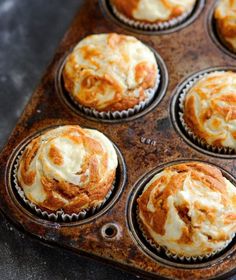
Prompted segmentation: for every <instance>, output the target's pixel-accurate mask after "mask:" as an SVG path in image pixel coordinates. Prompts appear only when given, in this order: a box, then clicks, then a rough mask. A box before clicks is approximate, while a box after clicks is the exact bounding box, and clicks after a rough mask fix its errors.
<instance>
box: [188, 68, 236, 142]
mask: <svg viewBox="0 0 236 280" xmlns="http://www.w3.org/2000/svg"><path fill="white" fill-rule="evenodd" d="M235 82H236V74H235V73H233V72H230V71H228V72H215V73H212V74H209V75H208V76H206V77H204V78H202V79H201V80H199V81H198V82H197V83H196V84H195V85H194V86H193V87H192V88H191V89H190V91H189V92H188V93H187V95H186V97H185V101H184V115H183V117H184V120H185V122H186V124H187V126H188V127H189V128H190V130H191V131H192V132H193V133H194V134H195V135H196V136H198V137H199V138H201V139H204V140H205V141H206V142H207V143H208V144H210V145H213V146H218V147H231V148H236V141H235V140H236V138H235V136H236V134H235V125H234V121H235V120H236V105H235V104H236V84H235Z"/></svg>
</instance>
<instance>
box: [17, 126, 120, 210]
mask: <svg viewBox="0 0 236 280" xmlns="http://www.w3.org/2000/svg"><path fill="white" fill-rule="evenodd" d="M117 164H118V162H117V155H116V151H115V149H114V147H113V144H112V143H111V141H110V140H109V139H108V138H107V137H106V136H104V135H103V134H102V133H101V132H99V131H97V130H92V129H82V128H81V127H79V126H78V125H66V126H61V127H57V128H55V129H52V130H49V131H47V132H45V133H43V134H42V135H40V136H38V137H37V138H35V139H33V140H32V141H31V142H30V143H29V144H28V145H27V147H26V148H25V150H24V152H23V155H22V156H21V158H20V160H19V164H18V171H17V178H18V184H19V186H20V187H21V188H22V190H23V191H24V194H25V197H26V198H27V199H28V200H29V201H30V202H32V203H34V204H35V205H37V206H38V207H39V208H40V209H41V210H42V211H45V210H46V211H47V212H49V213H50V212H56V211H59V210H63V211H64V213H67V214H72V213H79V212H81V211H84V210H86V211H88V210H90V209H93V208H96V207H99V206H100V205H101V204H102V203H103V202H104V200H105V199H106V197H107V195H109V192H111V190H112V187H113V181H114V179H115V175H116V168H117Z"/></svg>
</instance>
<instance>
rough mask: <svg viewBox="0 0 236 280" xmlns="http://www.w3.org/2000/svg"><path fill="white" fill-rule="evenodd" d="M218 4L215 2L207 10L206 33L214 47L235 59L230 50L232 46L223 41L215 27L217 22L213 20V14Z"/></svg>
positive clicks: (233, 53) (233, 52)
mask: <svg viewBox="0 0 236 280" xmlns="http://www.w3.org/2000/svg"><path fill="white" fill-rule="evenodd" d="M218 2H219V1H215V3H214V5H213V6H212V7H211V8H210V10H209V14H208V17H207V27H208V33H209V35H210V37H211V39H212V41H213V42H214V43H215V44H216V46H217V47H218V48H219V49H221V51H223V52H224V53H226V54H227V55H229V56H231V57H232V58H235V59H236V52H235V51H234V50H233V49H232V46H231V45H230V44H229V43H228V42H227V41H225V39H224V38H223V36H221V33H220V31H219V28H218V25H217V21H216V19H215V18H214V12H215V9H216V6H217V4H218Z"/></svg>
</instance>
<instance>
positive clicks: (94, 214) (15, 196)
mask: <svg viewBox="0 0 236 280" xmlns="http://www.w3.org/2000/svg"><path fill="white" fill-rule="evenodd" d="M52 128H55V127H50V129H52ZM46 130H48V129H45V130H42V131H40V132H39V133H37V134H34V135H32V136H30V137H28V138H27V139H25V140H24V141H22V142H21V143H20V144H19V145H18V147H17V148H16V149H15V150H14V152H13V154H12V155H11V157H10V158H9V161H8V164H7V168H6V178H7V188H8V192H9V194H10V196H11V199H12V200H13V201H14V203H15V205H16V206H17V208H18V209H19V210H20V211H22V212H24V214H25V215H27V216H28V217H30V218H31V219H41V222H43V221H51V222H55V221H56V222H58V223H61V224H65V225H68V224H71V225H74V224H76V225H78V224H84V223H88V222H91V221H92V220H94V219H96V218H98V217H100V216H102V215H104V214H105V213H106V212H107V211H108V210H109V209H110V208H112V207H113V205H114V204H115V203H116V202H117V200H118V199H119V197H120V195H121V193H122V191H123V188H124V186H125V184H126V180H127V176H126V164H125V161H124V159H123V156H122V154H121V152H120V150H119V149H118V148H117V146H116V145H115V144H114V143H113V145H114V148H115V150H116V153H117V158H118V167H117V170H116V178H115V182H114V188H113V190H112V193H111V195H110V196H109V198H108V199H107V201H106V202H105V203H104V204H103V205H102V207H101V208H100V209H98V210H96V211H94V210H92V211H89V212H88V213H87V214H86V215H85V216H84V217H83V218H80V219H78V218H76V217H75V215H72V218H71V217H70V218H69V217H67V215H65V217H64V218H63V219H62V217H61V216H60V215H59V217H58V218H55V215H44V212H41V211H35V209H32V208H31V207H30V206H29V205H28V204H26V203H25V201H24V200H23V199H22V197H21V196H20V194H19V192H18V191H17V188H16V185H15V183H14V180H15V178H14V177H15V176H14V170H15V166H16V164H17V160H18V158H19V157H20V156H21V154H22V152H23V151H24V149H25V148H26V146H27V145H28V144H29V143H30V141H32V140H33V139H34V138H36V137H38V136H39V135H41V134H42V133H44V132H45V131H46ZM42 219H43V220H42ZM39 221H40V220H39Z"/></svg>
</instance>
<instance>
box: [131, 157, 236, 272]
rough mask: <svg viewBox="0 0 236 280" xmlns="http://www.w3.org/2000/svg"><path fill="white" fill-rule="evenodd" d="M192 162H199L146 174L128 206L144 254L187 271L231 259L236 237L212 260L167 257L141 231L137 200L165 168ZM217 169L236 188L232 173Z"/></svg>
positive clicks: (154, 170) (164, 166)
mask: <svg viewBox="0 0 236 280" xmlns="http://www.w3.org/2000/svg"><path fill="white" fill-rule="evenodd" d="M190 161H194V162H196V161H197V160H191V159H190V160H187V159H185V160H178V161H173V162H169V163H167V164H163V165H161V166H159V167H157V168H155V169H153V170H152V171H150V172H149V173H147V174H145V175H144V176H143V177H142V178H141V179H139V181H137V183H136V184H135V185H134V187H133V188H132V191H131V193H130V195H129V197H128V206H127V219H128V226H129V231H130V234H131V236H132V238H133V239H134V241H135V242H136V243H137V245H138V246H139V248H140V249H141V250H142V251H143V252H144V253H146V254H147V255H148V256H149V257H151V258H152V259H154V260H156V261H157V262H161V263H163V264H165V265H168V266H171V267H175V268H185V269H198V268H207V267H211V266H213V265H216V264H219V263H221V262H223V261H224V260H225V259H226V258H230V257H231V256H232V255H233V254H234V253H235V250H236V237H234V239H233V240H232V241H231V242H230V244H229V245H228V246H227V247H226V248H225V249H224V250H222V251H221V252H220V253H218V254H216V255H214V256H212V257H210V258H207V259H203V260H180V259H175V258H173V257H167V255H166V254H165V252H164V250H161V251H160V252H159V251H158V250H157V249H156V248H155V247H154V246H152V245H151V244H150V243H149V242H147V241H146V239H145V238H144V236H143V233H142V232H141V230H140V227H139V225H138V221H137V198H138V197H139V196H140V195H141V194H142V192H143V190H144V188H145V186H146V184H147V183H148V182H150V181H151V179H152V178H153V177H154V176H155V175H156V174H157V173H159V172H161V171H163V169H164V168H166V167H168V166H171V165H175V164H180V163H184V162H190ZM199 162H203V163H207V164H210V165H213V164H211V163H208V162H204V161H199ZM213 166H215V165H213ZM216 167H218V168H219V169H220V170H221V172H222V174H223V176H224V177H226V178H227V179H228V180H229V181H231V182H232V183H233V184H234V185H235V186H236V180H235V178H234V177H233V176H232V175H231V174H230V173H228V172H227V171H225V170H224V169H222V168H220V167H219V166H216Z"/></svg>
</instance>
